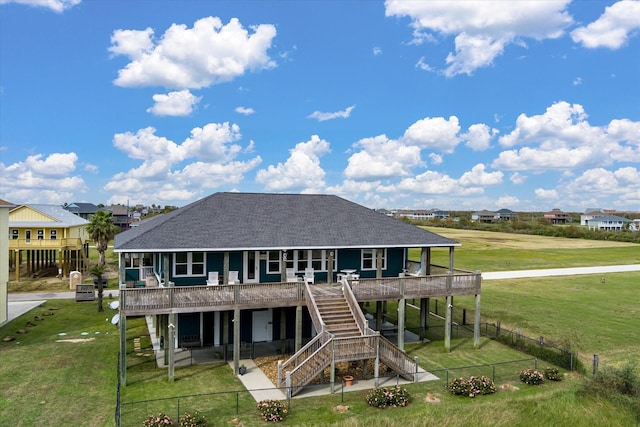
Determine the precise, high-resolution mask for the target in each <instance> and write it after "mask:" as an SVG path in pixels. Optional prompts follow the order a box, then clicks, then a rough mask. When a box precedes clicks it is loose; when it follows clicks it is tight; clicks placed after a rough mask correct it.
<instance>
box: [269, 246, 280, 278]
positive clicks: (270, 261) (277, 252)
mask: <svg viewBox="0 0 640 427" xmlns="http://www.w3.org/2000/svg"><path fill="white" fill-rule="evenodd" d="M273 253H276V254H278V270H271V269H270V268H269V267H271V264H275V263H276V261H275V260H271V259H270V257H269V255H271V254H273ZM281 272H282V259H280V251H267V274H280V273H281Z"/></svg>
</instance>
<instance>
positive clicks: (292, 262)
mask: <svg viewBox="0 0 640 427" xmlns="http://www.w3.org/2000/svg"><path fill="white" fill-rule="evenodd" d="M300 250H304V251H306V252H307V258H306V259H305V260H304V261H306V263H307V265H306V268H312V267H313V258H312V256H313V251H314V250H321V251H322V258H320V264H321V268H320V269H319V270H318V269H314V271H320V272H326V271H328V268H327V266H328V265H329V252H330V251H329V250H327V249H292V252H293V259H288V258H287V260H286V261H285V263H286V266H287V268H295V272H296V273H304V269H303V270H298V261H299V260H298V253H299V251H300ZM333 264H334V266H337V265H338V255H337V251H335V250H334V256H333ZM332 271H335V268H334V269H333V270H332Z"/></svg>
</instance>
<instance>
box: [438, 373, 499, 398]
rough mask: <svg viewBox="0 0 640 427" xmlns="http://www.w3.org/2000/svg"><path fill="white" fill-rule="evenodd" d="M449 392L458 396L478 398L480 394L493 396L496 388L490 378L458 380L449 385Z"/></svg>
mask: <svg viewBox="0 0 640 427" xmlns="http://www.w3.org/2000/svg"><path fill="white" fill-rule="evenodd" d="M449 391H450V392H451V394H454V395H456V396H469V397H472V398H473V397H476V396H477V395H479V394H492V393H495V392H496V386H495V385H494V384H493V381H491V379H490V378H489V377H485V376H481V377H473V376H472V377H469V378H456V379H454V380H453V381H451V384H449Z"/></svg>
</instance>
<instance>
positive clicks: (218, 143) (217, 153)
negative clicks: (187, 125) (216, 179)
mask: <svg viewBox="0 0 640 427" xmlns="http://www.w3.org/2000/svg"><path fill="white" fill-rule="evenodd" d="M241 137H242V135H241V134H240V126H238V125H237V124H229V122H224V123H208V124H207V125H205V126H203V127H201V128H199V127H197V128H194V129H192V130H191V137H190V138H187V139H186V140H185V141H184V143H183V144H182V148H183V150H184V157H193V158H198V159H200V160H204V161H207V162H215V163H224V162H229V161H231V160H232V159H234V158H235V157H236V156H237V155H238V153H239V152H240V151H241V150H242V147H241V146H240V145H237V144H232V143H233V142H235V141H238V140H239V139H240V138H241Z"/></svg>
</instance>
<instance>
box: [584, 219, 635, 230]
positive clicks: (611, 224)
mask: <svg viewBox="0 0 640 427" xmlns="http://www.w3.org/2000/svg"><path fill="white" fill-rule="evenodd" d="M631 222H632V221H631V220H630V219H627V218H623V217H621V216H617V215H604V216H599V217H596V218H593V219H592V220H591V221H589V228H590V229H594V230H602V231H622V230H624V227H625V224H629V223H631Z"/></svg>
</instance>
